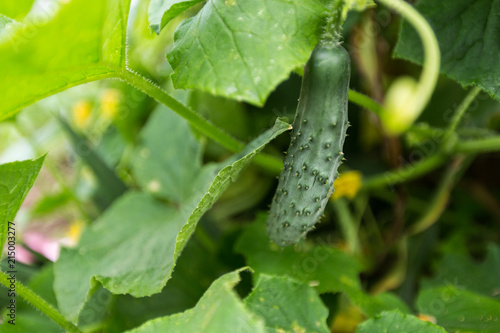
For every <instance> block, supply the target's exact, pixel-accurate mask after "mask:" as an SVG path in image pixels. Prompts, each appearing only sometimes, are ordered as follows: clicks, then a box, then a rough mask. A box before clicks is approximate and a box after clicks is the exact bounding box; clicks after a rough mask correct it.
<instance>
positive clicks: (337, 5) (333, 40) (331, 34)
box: [320, 0, 345, 45]
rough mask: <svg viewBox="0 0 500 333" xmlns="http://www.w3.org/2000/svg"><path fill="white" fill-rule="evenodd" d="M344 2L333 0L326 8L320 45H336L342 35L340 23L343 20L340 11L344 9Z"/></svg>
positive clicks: (342, 0)
mask: <svg viewBox="0 0 500 333" xmlns="http://www.w3.org/2000/svg"><path fill="white" fill-rule="evenodd" d="M344 5H345V0H333V1H332V2H331V4H330V5H329V6H328V13H327V16H326V21H325V26H324V31H323V34H322V36H321V38H320V43H322V44H326V45H328V44H331V45H338V44H339V43H340V39H341V38H342V35H341V33H340V31H341V30H342V23H344V22H343V21H344V18H343V16H342V9H343V8H344Z"/></svg>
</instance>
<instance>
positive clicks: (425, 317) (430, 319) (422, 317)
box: [418, 313, 437, 324]
mask: <svg viewBox="0 0 500 333" xmlns="http://www.w3.org/2000/svg"><path fill="white" fill-rule="evenodd" d="M418 319H420V320H423V321H428V322H430V323H433V324H436V323H437V320H436V318H435V317H434V316H431V315H426V314H423V313H419V314H418Z"/></svg>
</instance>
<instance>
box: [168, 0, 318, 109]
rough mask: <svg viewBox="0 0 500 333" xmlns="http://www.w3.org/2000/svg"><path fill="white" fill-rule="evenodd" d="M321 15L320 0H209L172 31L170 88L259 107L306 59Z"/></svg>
mask: <svg viewBox="0 0 500 333" xmlns="http://www.w3.org/2000/svg"><path fill="white" fill-rule="evenodd" d="M324 12H325V6H324V4H323V3H322V1H320V0H289V1H282V0H251V1H248V0H245V1H236V0H229V1H227V0H209V1H207V3H206V4H205V6H204V7H203V8H202V10H201V11H200V12H199V13H198V14H197V15H196V16H194V17H192V18H189V19H187V20H185V21H184V22H183V23H182V24H181V25H180V26H179V27H178V28H177V31H176V33H175V41H174V47H173V49H172V51H171V52H170V53H168V55H167V57H168V60H169V62H170V64H171V65H172V68H173V69H174V73H173V75H172V81H173V83H174V86H175V87H176V88H197V89H200V90H203V91H208V92H210V93H212V94H214V95H222V96H226V97H230V98H235V99H239V100H245V101H248V102H250V103H253V104H255V105H262V104H263V103H264V102H265V100H266V98H267V96H268V95H269V93H270V92H271V91H272V90H273V89H274V88H275V87H276V86H277V85H278V83H280V82H281V81H283V80H284V79H285V78H287V77H288V75H289V74H290V72H291V71H292V70H293V69H294V68H296V67H299V66H302V65H303V64H304V63H305V62H306V61H307V59H308V58H309V55H310V53H311V51H312V49H313V47H314V45H315V44H316V43H317V37H316V36H317V34H318V32H319V30H320V25H321V23H322V20H323V15H324Z"/></svg>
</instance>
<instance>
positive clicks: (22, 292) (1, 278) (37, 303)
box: [0, 271, 82, 333]
mask: <svg viewBox="0 0 500 333" xmlns="http://www.w3.org/2000/svg"><path fill="white" fill-rule="evenodd" d="M9 278H10V277H9V275H7V274H6V273H4V272H1V271H0V283H1V284H3V285H4V286H5V287H6V288H8V289H9V288H11V280H9ZM15 288H16V291H15V292H16V294H17V295H19V296H21V297H22V298H23V299H24V300H25V301H26V302H28V303H30V304H31V305H33V306H34V307H35V308H37V309H38V310H40V311H42V312H43V313H44V314H45V315H46V316H47V317H49V318H50V319H52V320H53V321H55V322H56V323H57V324H58V325H59V326H61V327H62V328H64V330H66V331H67V332H72V333H73V332H74V333H82V331H80V329H79V328H78V327H76V326H75V325H74V324H73V323H71V322H70V321H68V320H67V319H66V318H64V317H63V315H62V314H60V313H59V312H58V311H57V310H56V309H55V308H54V307H53V306H52V305H50V304H49V303H47V302H46V301H45V300H44V299H42V298H41V297H40V296H38V295H37V294H35V293H34V292H33V291H32V290H31V289H29V288H28V287H25V286H24V285H22V284H21V283H20V282H19V281H17V280H15Z"/></svg>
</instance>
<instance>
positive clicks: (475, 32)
mask: <svg viewBox="0 0 500 333" xmlns="http://www.w3.org/2000/svg"><path fill="white" fill-rule="evenodd" d="M416 8H417V9H418V10H419V11H420V12H421V13H422V15H423V16H424V17H425V18H426V19H427V20H428V21H429V23H430V24H431V26H432V28H433V30H434V32H435V33H436V36H437V38H438V42H439V48H440V50H441V54H442V64H441V71H442V72H443V73H444V74H446V75H447V76H449V77H451V78H453V79H454V80H456V81H458V82H460V83H461V84H462V85H464V86H470V85H475V86H478V87H480V88H481V89H483V90H485V91H487V92H488V93H490V94H491V95H492V96H493V97H495V98H496V99H498V100H500V81H499V79H498V78H499V77H500V62H499V61H498V55H499V54H500V42H499V40H500V34H499V31H498V26H499V25H500V2H499V1H498V0H482V1H474V0H444V1H433V0H420V1H419V2H418V3H417V5H416ZM479 23H481V24H479ZM395 55H396V56H397V57H400V58H404V59H408V60H411V61H413V62H417V63H419V64H421V63H422V61H423V49H422V44H421V42H420V39H419V38H418V36H417V34H416V32H415V30H414V29H413V28H412V27H411V26H410V25H409V24H408V23H407V22H405V23H404V24H403V26H402V29H401V35H400V38H399V42H398V44H397V47H396V50H395Z"/></svg>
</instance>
